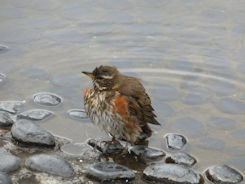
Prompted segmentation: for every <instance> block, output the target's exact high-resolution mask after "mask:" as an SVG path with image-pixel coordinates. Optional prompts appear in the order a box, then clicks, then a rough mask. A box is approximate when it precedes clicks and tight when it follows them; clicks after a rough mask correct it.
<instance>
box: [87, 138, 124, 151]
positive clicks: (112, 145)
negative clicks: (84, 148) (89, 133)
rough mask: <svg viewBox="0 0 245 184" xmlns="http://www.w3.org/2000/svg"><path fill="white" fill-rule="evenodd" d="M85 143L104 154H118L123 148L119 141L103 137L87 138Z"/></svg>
mask: <svg viewBox="0 0 245 184" xmlns="http://www.w3.org/2000/svg"><path fill="white" fill-rule="evenodd" d="M87 143H88V145H90V146H92V147H94V148H96V149H97V150H99V151H100V152H102V153H104V154H119V153H122V152H123V150H124V147H123V146H122V145H121V144H120V143H119V142H112V141H111V140H108V139H104V138H99V139H89V140H88V142H87Z"/></svg>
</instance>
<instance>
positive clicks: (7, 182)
mask: <svg viewBox="0 0 245 184" xmlns="http://www.w3.org/2000/svg"><path fill="white" fill-rule="evenodd" d="M0 183H1V184H12V181H11V179H10V178H9V176H8V175H7V174H6V173H3V172H0Z"/></svg>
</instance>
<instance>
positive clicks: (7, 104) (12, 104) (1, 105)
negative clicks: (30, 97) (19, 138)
mask: <svg viewBox="0 0 245 184" xmlns="http://www.w3.org/2000/svg"><path fill="white" fill-rule="evenodd" d="M24 103H25V101H0V110H1V111H6V112H9V113H12V114H15V113H17V112H18V110H19V108H20V107H21V106H22V105H23V104H24Z"/></svg>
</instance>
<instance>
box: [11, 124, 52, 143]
mask: <svg viewBox="0 0 245 184" xmlns="http://www.w3.org/2000/svg"><path fill="white" fill-rule="evenodd" d="M11 134H12V136H13V138H14V139H15V140H17V141H19V142H21V143H23V144H31V145H40V146H54V145H55V139H54V136H53V135H52V134H51V133H49V132H47V131H46V130H44V129H43V128H41V127H40V126H38V125H37V124H35V123H33V122H31V121H29V120H24V119H22V120H17V121H16V123H14V125H13V126H12V129H11Z"/></svg>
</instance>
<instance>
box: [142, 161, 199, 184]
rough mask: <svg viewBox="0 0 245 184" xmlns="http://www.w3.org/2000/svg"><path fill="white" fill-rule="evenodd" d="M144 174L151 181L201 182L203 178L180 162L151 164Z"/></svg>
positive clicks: (191, 183)
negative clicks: (179, 163)
mask: <svg viewBox="0 0 245 184" xmlns="http://www.w3.org/2000/svg"><path fill="white" fill-rule="evenodd" d="M143 174H144V175H143V176H144V178H146V179H147V180H150V181H159V182H162V183H165V182H166V183H180V184H181V183H183V184H201V183H202V182H203V179H202V177H201V175H200V174H197V173H195V172H194V171H192V170H191V169H190V168H188V167H186V166H184V165H178V164H156V165H150V166H148V167H146V168H145V170H144V171H143Z"/></svg>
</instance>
